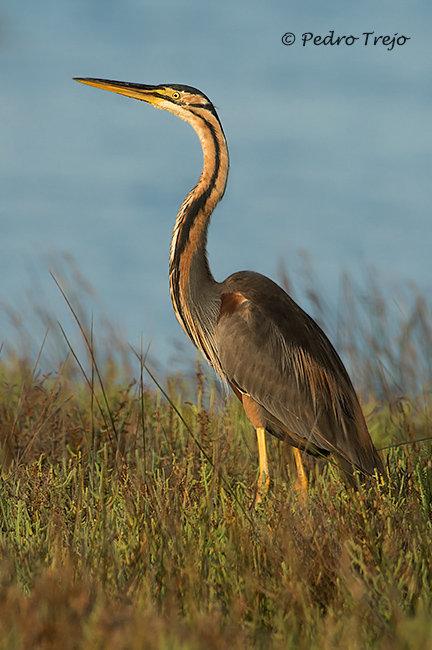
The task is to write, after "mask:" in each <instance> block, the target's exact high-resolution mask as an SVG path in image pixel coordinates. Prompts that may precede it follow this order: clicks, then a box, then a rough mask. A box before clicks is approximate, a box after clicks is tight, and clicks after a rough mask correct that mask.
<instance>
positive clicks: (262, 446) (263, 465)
mask: <svg viewBox="0 0 432 650" xmlns="http://www.w3.org/2000/svg"><path fill="white" fill-rule="evenodd" d="M256 434H257V440H258V455H259V469H260V471H259V479H258V490H257V493H256V497H255V501H254V505H255V506H256V505H257V504H258V503H261V501H262V498H263V495H265V494H267V491H268V488H269V485H270V475H269V469H268V460H267V449H266V442H265V429H264V428H262V427H259V428H258V429H257V430H256Z"/></svg>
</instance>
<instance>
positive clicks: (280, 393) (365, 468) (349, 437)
mask: <svg viewBox="0 0 432 650" xmlns="http://www.w3.org/2000/svg"><path fill="white" fill-rule="evenodd" d="M77 81H80V82H82V83H84V84H87V85H89V86H95V87H96V88H102V89H104V90H110V91H112V92H115V93H119V94H120V95H126V96H127V97H133V98H134V99H139V100H141V101H144V102H147V103H148V104H151V105H152V106H155V107H156V108H160V109H162V110H165V111H169V112H170V113H174V115H177V116H178V117H179V118H180V119H182V120H184V121H185V122H188V123H189V124H190V125H191V126H192V128H193V129H194V130H195V131H196V133H197V135H198V137H199V139H200V142H201V146H202V150H203V157H204V164H203V170H202V173H201V176H200V178H199V180H198V183H197V184H196V186H195V187H194V188H193V189H192V190H191V191H190V192H189V194H188V195H187V196H186V198H185V200H184V202H183V204H182V206H181V208H180V210H179V213H178V215H177V219H176V221H175V225H174V230H173V234H172V239H171V248H170V256H169V283H170V294H171V300H172V304H173V307H174V312H175V315H176V317H177V320H178V321H179V323H180V325H181V326H182V328H183V330H184V331H185V332H186V334H187V335H188V337H189V338H190V339H191V341H192V342H193V343H194V344H195V345H196V347H197V348H198V349H199V350H200V352H201V353H202V354H203V355H204V357H205V358H206V359H207V361H208V362H209V364H210V365H211V366H212V367H213V368H214V370H215V371H216V374H217V375H219V377H221V378H222V379H225V380H226V381H227V382H228V383H229V385H230V386H231V388H232V389H233V391H234V393H235V394H236V395H237V397H238V398H239V399H240V400H241V402H242V404H243V407H244V410H245V412H246V414H247V416H248V418H249V419H250V421H251V422H252V424H253V426H254V427H255V429H256V433H257V439H258V450H259V465H260V487H259V488H258V493H259V494H260V491H261V490H263V491H264V490H265V489H267V486H268V483H269V469H268V461H267V452H266V445H265V432H268V433H270V434H272V435H273V436H275V437H276V438H279V439H280V440H286V441H287V442H288V443H289V444H290V445H292V446H293V447H294V454H295V460H296V464H297V470H298V480H299V482H300V487H301V486H303V489H305V488H306V485H307V481H306V476H305V474H304V470H303V465H302V458H301V452H308V453H310V454H314V455H324V456H328V455H329V454H331V455H333V456H334V457H336V459H337V460H338V461H339V463H340V465H341V466H342V469H343V470H345V471H346V472H347V473H348V475H349V476H352V474H353V472H354V471H355V470H357V471H358V472H359V473H360V477H361V476H372V475H374V473H375V470H377V471H378V472H380V473H382V471H383V466H382V462H381V459H380V457H379V455H378V452H377V451H376V449H375V447H374V445H373V442H372V440H371V437H370V435H369V431H368V428H367V426H366V422H365V418H364V416H363V413H362V410H361V407H360V403H359V400H358V398H357V394H356V392H355V390H354V387H353V385H352V383H351V380H350V378H349V376H348V373H347V371H346V369H345V367H344V365H343V363H342V361H341V359H340V357H339V355H338V354H337V352H336V350H335V349H334V347H333V346H332V344H331V343H330V341H329V340H328V338H327V337H326V335H325V334H324V332H323V331H322V330H321V328H320V327H319V326H318V325H317V323H316V322H315V321H314V320H313V319H312V318H311V317H310V316H308V314H306V313H305V312H304V311H303V310H302V309H301V308H300V307H299V306H298V305H297V304H296V303H295V302H294V301H293V300H292V298H291V297H290V296H289V295H288V294H287V293H286V292H285V291H284V290H283V289H282V288H281V287H279V286H278V285H277V284H275V283H274V282H273V281H272V280H270V279H269V278H266V277H265V276H263V275H260V274H259V273H254V272H251V271H240V272H239V273H234V274H233V275H231V276H230V277H228V278H227V279H226V280H224V281H223V282H217V281H216V280H215V279H214V277H213V275H212V273H211V271H210V267H209V264H208V260H207V251H206V244H207V230H208V226H209V223H210V217H211V215H212V212H213V210H214V209H215V207H216V205H217V204H218V202H219V201H220V200H221V199H222V197H223V195H224V191H225V187H226V183H227V177H228V166H229V158H228V148H227V142H226V139H225V135H224V131H223V128H222V125H221V123H220V120H219V118H218V115H217V113H216V110H215V108H214V106H213V104H212V103H211V102H210V100H209V99H208V97H206V95H204V94H203V93H202V92H200V91H199V90H197V89H196V88H192V87H190V86H182V85H177V84H172V85H163V84H162V85H158V86H149V85H143V84H135V83H125V82H121V81H110V80H105V79H90V78H78V79H77Z"/></svg>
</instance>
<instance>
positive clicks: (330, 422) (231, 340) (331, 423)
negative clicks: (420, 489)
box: [215, 272, 380, 473]
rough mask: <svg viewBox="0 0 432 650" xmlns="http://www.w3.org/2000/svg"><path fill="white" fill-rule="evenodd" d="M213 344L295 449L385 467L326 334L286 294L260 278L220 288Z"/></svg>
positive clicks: (230, 373)
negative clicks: (331, 453) (298, 448)
mask: <svg viewBox="0 0 432 650" xmlns="http://www.w3.org/2000/svg"><path fill="white" fill-rule="evenodd" d="M222 288H223V292H222V299H221V310H220V314H219V319H218V322H217V325H216V328H215V337H216V345H217V348H218V354H219V359H220V362H221V366H222V369H223V372H224V373H225V375H226V377H227V379H228V380H229V381H230V383H231V384H232V385H233V386H234V387H235V388H236V389H237V390H238V391H239V392H240V393H242V394H246V395H248V396H249V397H250V398H252V399H253V400H254V401H255V402H256V404H257V405H258V406H259V407H260V409H261V415H262V417H263V418H265V422H266V424H265V426H266V428H267V429H268V430H269V431H270V432H271V433H273V434H274V435H276V436H277V437H280V438H288V440H289V441H290V442H291V444H294V445H295V446H298V447H301V448H302V447H306V448H309V450H311V451H314V450H319V451H321V452H325V453H328V452H336V453H337V454H338V455H339V456H340V458H341V459H342V460H346V461H348V462H349V463H353V464H354V465H355V466H356V467H358V468H359V469H362V470H364V471H366V472H368V473H373V470H374V467H377V466H378V467H379V466H380V459H379V456H378V454H377V452H376V450H375V448H374V447H373V444H372V441H371V439H370V436H369V432H368V430H367V427H366V423H365V420H364V417H363V413H362V411H361V407H360V404H359V402H358V399H357V395H356V393H355V390H354V388H353V386H352V383H351V381H350V379H349V376H348V374H347V372H346V370H345V367H344V365H343V363H342V361H341V360H340V358H339V356H338V355H337V353H336V351H335V350H334V348H333V346H332V345H331V343H330V341H329V340H328V339H327V337H326V336H325V334H324V333H323V332H322V330H321V329H320V328H319V326H318V325H317V324H316V323H315V321H314V320H313V319H312V318H310V317H309V316H308V315H307V314H306V313H305V312H304V311H303V310H302V309H301V308H300V307H299V306H298V305H297V304H296V303H295V302H294V301H293V300H292V299H291V298H290V297H289V296H288V294H286V293H285V292H284V291H283V289H281V288H280V287H279V286H278V285H276V284H275V283H273V282H272V281H271V280H269V279H268V278H265V277H264V276H261V275H259V274H256V273H250V272H242V273H236V274H235V275H234V276H231V277H230V278H228V279H227V280H226V281H225V282H224V283H223V285H222Z"/></svg>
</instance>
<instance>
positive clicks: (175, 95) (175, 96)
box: [172, 91, 180, 99]
mask: <svg viewBox="0 0 432 650" xmlns="http://www.w3.org/2000/svg"><path fill="white" fill-rule="evenodd" d="M172 98H173V99H180V93H178V92H177V91H175V92H173V94H172Z"/></svg>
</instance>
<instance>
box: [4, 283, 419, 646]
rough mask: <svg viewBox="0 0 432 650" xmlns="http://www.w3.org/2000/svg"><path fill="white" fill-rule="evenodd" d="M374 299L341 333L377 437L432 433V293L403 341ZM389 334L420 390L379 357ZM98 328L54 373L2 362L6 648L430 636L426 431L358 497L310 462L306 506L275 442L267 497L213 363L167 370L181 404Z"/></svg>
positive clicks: (380, 641)
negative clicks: (431, 359)
mask: <svg viewBox="0 0 432 650" xmlns="http://www.w3.org/2000/svg"><path fill="white" fill-rule="evenodd" d="M371 295H372V297H374V296H375V297H374V298H373V300H375V299H376V296H377V293H375V294H371ZM349 298H350V300H351V301H353V300H355V299H354V297H353V295H351V294H350V295H349ZM373 300H372V299H371V301H370V303H369V305H368V307H367V309H368V310H369V314H371V313H372V312H373V314H372V315H371V318H370V320H369V321H368V320H367V319H365V318H363V317H361V318H360V317H358V318H357V319H355V318H353V314H354V313H356V312H353V311H352V310H353V309H354V307H352V306H351V307H350V309H351V312H350V313H349V314H348V313H347V312H346V311H345V312H344V314H345V316H344V320H343V323H344V327H342V328H339V331H340V332H341V331H342V332H345V334H344V337H345V340H346V341H348V340H349V341H351V344H352V347H351V357H350V358H351V359H355V360H356V362H357V363H358V367H357V371H358V373H359V376H362V377H363V383H362V391H361V392H362V395H363V399H364V403H363V406H364V410H365V413H366V414H367V418H368V423H369V426H370V430H371V434H372V436H373V438H374V440H375V442H376V444H377V446H378V447H384V446H389V445H394V444H398V443H401V442H404V441H408V440H411V441H414V440H416V439H419V438H427V437H428V436H429V435H430V424H429V422H430V420H429V409H430V407H429V392H428V388H427V387H428V386H430V383H428V382H429V377H428V376H427V369H428V367H429V365H428V360H427V359H423V360H422V363H421V364H420V365H421V367H422V369H423V370H422V372H423V373H424V374H423V375H421V377H420V378H419V377H417V379H416V382H418V380H419V379H420V380H421V388H418V386H417V384H416V382H411V377H412V375H411V374H410V373H408V370H409V369H410V368H412V367H413V359H414V358H419V356H420V355H421V354H422V351H423V350H424V346H425V340H424V338H422V339H421V340H420V338H419V325H418V321H417V320H416V317H415V313H416V312H415V310H416V309H417V310H418V309H420V308H419V305H420V302H416V301H415V300H414V302H413V305H414V306H413V307H412V309H410V311H409V318H408V321H409V323H410V325H409V323H407V322H406V320H403V319H402V320H401V330H400V331H398V330H396V331H395V332H392V340H391V341H389V340H387V339H384V338H380V337H384V334H383V332H385V331H386V327H385V324H386V320H385V319H386V318H388V316H384V315H385V314H388V312H387V309H388V307H387V306H385V305H384V306H383V305H382V304H381V305H380V309H379V310H378V311H377V309H375V308H374V307H373V305H374V304H375V305H377V304H378V303H374V302H373ZM362 301H363V297H360V298H359V301H357V302H355V308H356V309H360V312H361V306H362V304H363V303H362ZM416 305H417V306H416ZM316 307H317V309H318V308H319V309H318V311H320V310H321V312H322V314H325V313H327V312H325V310H324V309H322V305H320V304H316ZM361 313H363V316H364V314H365V311H364V310H363V312H361ZM419 313H420V312H419ZM426 313H427V308H426V305H425V302H424V301H423V302H422V306H421V314H420V315H421V316H422V319H423V324H422V327H424V328H426V327H427V322H428V320H427V318H426V317H425V314H426ZM357 316H358V313H357ZM379 316H381V317H382V318H384V321H383V323H384V325H382V323H381V325H380V326H379V327H378V326H377V323H379V322H380V321H379V318H378V317H379ZM419 318H420V316H419ZM81 322H82V319H81V317H80V323H81ZM347 323H350V328H351V330H353V328H354V329H355V327H357V330H356V331H350V334H349V336H348V328H347ZM368 323H369V324H368ZM355 324H357V325H355ZM369 325H371V327H369ZM380 332H381V334H380ZM83 333H84V328H82V334H83ZM402 334H403V336H402ZM372 335H374V336H375V346H376V348H375V353H374V356H375V357H376V359H378V358H379V357H380V351H382V352H383V355H382V356H381V359H382V358H384V356H385V358H386V363H385V365H386V367H387V368H389V367H390V365H391V363H393V362H394V363H396V362H395V361H394V360H395V359H397V358H399V360H400V363H401V364H402V365H401V367H400V369H399V374H400V376H401V377H403V374H404V373H403V371H404V368H406V369H407V377H408V378H409V382H410V384H409V385H410V388H411V393H408V392H407V393H405V394H403V393H401V392H400V390H399V389H397V386H398V385H399V379H398V378H396V376H393V375H392V376H393V379H392V380H391V381H390V380H389V375H387V376H385V374H384V375H383V372H382V366H381V370H380V371H379V372H378V370H377V368H378V366H377V363H376V359H375V358H374V360H373V361H374V362H373V363H371V359H370V355H369V357H368V355H367V354H366V353H365V350H364V346H365V344H366V342H367V341H368V340H369V341H370V340H371V339H370V337H371V336H372ZM427 336H429V331H426V329H425V332H424V337H426V338H427ZM86 337H87V341H88V346H87V353H86V354H83V355H81V359H78V360H77V359H74V358H73V354H72V353H70V354H69V357H68V358H65V359H63V361H62V362H61V363H59V365H58V368H59V369H58V370H57V371H56V372H52V373H48V374H43V373H42V372H41V371H40V370H39V365H38V363H36V362H35V361H33V362H32V363H30V362H29V361H28V359H26V358H20V357H17V356H16V355H15V356H14V355H12V354H10V355H8V354H3V361H2V362H1V363H0V440H1V452H2V471H1V476H0V480H1V489H0V517H1V522H0V524H1V525H0V650H3V649H7V650H15V649H16V650H18V649H27V648H32V649H39V648H41V649H51V648H56V649H57V648H64V649H65V650H69V649H78V648H79V649H84V650H87V649H89V650H90V649H93V648H100V649H104V650H110V649H111V648H113V649H114V648H115V649H116V650H123V649H124V650H126V649H127V650H129V649H135V648H136V649H138V648H139V649H141V648H149V649H153V648H154V649H155V650H156V649H157V650H159V649H165V648H167V649H172V650H177V649H178V650H189V649H190V650H195V649H196V650H201V649H209V650H212V649H213V648H214V649H215V650H218V649H225V648H266V649H270V650H273V649H275V650H277V649H282V648H305V649H306V648H307V649H315V648H316V649H318V648H319V649H320V650H326V649H327V648H328V649H330V648H332V649H333V648H341V649H342V648H343V649H347V650H351V649H353V650H354V649H357V648H359V649H360V648H379V649H383V650H387V649H389V650H390V649H392V650H393V649H396V650H398V649H401V650H402V649H405V648H406V649H409V650H411V649H413V650H415V649H416V648H419V649H420V648H421V649H422V650H423V649H425V648H432V614H431V606H432V586H431V585H432V535H431V532H432V531H431V523H432V464H431V460H430V442H429V441H426V442H423V443H415V442H414V443H412V444H410V445H401V446H397V447H392V448H390V449H387V450H386V451H385V452H383V454H384V458H385V460H386V467H387V471H388V474H389V482H388V484H387V485H386V486H376V485H366V486H364V487H362V488H360V489H359V490H358V491H356V492H352V491H348V490H347V488H346V485H345V484H344V482H343V477H341V475H340V473H339V471H338V470H337V468H336V467H334V466H333V465H331V464H328V463H326V464H322V463H317V464H315V465H314V464H311V465H310V466H309V471H310V477H311V481H310V486H311V487H310V498H309V501H308V503H307V505H305V506H302V505H301V504H299V503H298V501H297V498H296V494H295V491H294V490H293V488H292V480H291V465H292V459H291V452H290V449H289V448H287V447H286V446H285V445H283V444H280V443H278V442H277V441H273V440H271V441H269V456H270V467H271V472H272V486H271V491H270V493H269V496H268V497H267V498H266V499H265V501H264V502H263V503H262V505H261V506H259V507H258V508H257V510H255V511H251V510H250V507H249V506H250V504H251V502H252V499H253V496H254V490H255V487H256V481H257V450H256V442H255V437H254V432H253V429H252V427H251V425H250V424H249V423H248V421H247V419H246V418H245V416H244V414H243V412H242V410H241V408H240V406H239V404H238V403H237V401H236V400H235V399H231V398H230V397H224V396H223V395H221V393H220V392H219V389H218V388H217V386H216V385H214V384H213V383H212V380H211V379H209V378H207V377H203V375H202V374H201V369H200V368H199V367H198V368H197V371H196V373H195V377H194V379H190V378H188V379H186V378H185V377H184V376H180V375H177V376H174V377H171V378H169V379H168V381H167V382H165V383H164V388H165V390H166V392H167V394H168V396H169V398H170V399H169V400H167V399H166V398H165V397H164V395H163V393H162V392H161V391H160V390H159V389H158V388H157V387H155V386H154V385H153V386H151V385H150V384H149V383H148V382H147V383H146V381H145V380H144V374H145V373H144V371H143V368H142V366H141V363H140V362H139V360H138V359H136V358H135V360H134V359H132V360H129V361H128V365H127V368H123V367H120V365H119V364H118V363H117V362H115V361H113V359H112V358H111V357H110V356H109V355H105V356H104V355H103V353H102V352H99V353H98V355H96V353H95V343H94V337H93V333H92V327H91V325H90V326H89V328H88V330H86ZM368 337H369V338H368ZM342 338H343V337H342ZM356 341H357V343H355V342H356ZM359 341H360V342H359ZM401 346H403V348H404V354H403V355H402V354H401V353H400V352H401V350H400V347H401ZM75 349H76V348H73V351H75ZM116 352H118V355H117V357H116V358H121V357H122V354H123V353H122V351H121V350H120V351H116ZM77 356H78V355H77ZM98 358H100V359H101V360H100V361H98ZM82 359H84V360H82ZM392 359H393V361H392ZM78 362H79V364H80V365H81V370H80V369H79V365H78ZM134 364H135V365H134ZM410 372H411V371H410ZM83 373H84V374H83ZM134 376H135V377H136V380H134V379H133V377H134ZM383 376H384V379H383ZM194 438H195V439H196V440H197V441H198V442H199V446H198V445H197V444H196V442H195V440H194ZM200 447H201V449H200Z"/></svg>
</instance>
